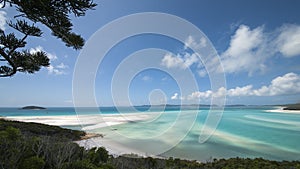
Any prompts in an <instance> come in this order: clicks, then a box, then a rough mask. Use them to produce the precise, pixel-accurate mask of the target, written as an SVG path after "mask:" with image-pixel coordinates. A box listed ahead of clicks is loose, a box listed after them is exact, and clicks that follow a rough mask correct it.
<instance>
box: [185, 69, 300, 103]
mask: <svg viewBox="0 0 300 169" xmlns="http://www.w3.org/2000/svg"><path fill="white" fill-rule="evenodd" d="M225 94H227V96H230V97H240V96H279V95H293V94H300V75H297V74H295V73H292V72H291V73H287V74H285V75H283V76H278V77H276V78H274V79H273V80H272V81H271V84H270V85H269V86H262V87H260V88H258V89H253V86H252V85H247V86H243V87H236V88H233V89H228V90H226V89H225V88H224V87H221V88H219V90H218V91H216V92H212V91H211V90H207V91H205V92H200V91H195V92H193V93H191V94H190V95H188V96H187V99H188V100H195V99H209V98H211V97H221V96H224V95H225Z"/></svg>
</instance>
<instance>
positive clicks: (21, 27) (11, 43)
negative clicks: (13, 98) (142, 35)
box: [0, 0, 96, 77]
mask: <svg viewBox="0 0 300 169" xmlns="http://www.w3.org/2000/svg"><path fill="white" fill-rule="evenodd" d="M0 6H2V8H5V7H11V8H15V9H16V11H17V12H18V15H16V16H14V18H13V20H12V21H7V24H8V26H10V27H11V28H13V29H14V30H15V32H7V31H6V30H2V29H0V77H10V76H13V75H14V74H16V73H17V72H24V73H35V72H37V71H39V70H40V69H41V67H47V66H49V64H50V63H49V58H48V57H47V53H46V52H44V51H38V52H30V51H29V50H28V49H24V48H25V47H26V44H27V41H28V38H29V37H41V36H42V34H43V32H42V30H41V28H40V27H39V26H38V25H43V26H46V27H48V28H49V29H50V30H51V33H52V35H53V36H55V37H57V38H58V39H61V40H62V41H63V42H64V43H65V45H66V46H67V47H73V48H74V49H76V50H78V49H81V48H82V47H83V45H84V39H83V38H82V37H81V36H80V35H78V34H76V33H74V32H72V27H73V24H72V22H71V16H70V14H73V15H74V16H75V17H80V16H84V15H85V13H86V12H87V11H88V10H91V9H94V7H95V6H96V4H95V3H93V1H92V0H68V1H65V0H23V1H20V0H0ZM5 31H6V32H5ZM3 62H4V63H6V64H3Z"/></svg>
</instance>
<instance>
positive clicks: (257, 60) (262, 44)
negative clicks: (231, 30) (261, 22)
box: [221, 24, 300, 75]
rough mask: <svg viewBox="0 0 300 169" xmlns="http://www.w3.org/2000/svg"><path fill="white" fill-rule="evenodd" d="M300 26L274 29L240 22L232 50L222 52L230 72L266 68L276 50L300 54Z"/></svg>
mask: <svg viewBox="0 0 300 169" xmlns="http://www.w3.org/2000/svg"><path fill="white" fill-rule="evenodd" d="M299 46H300V26H299V25H292V24H286V25H283V26H281V27H280V28H279V29H276V30H274V31H271V32H264V28H263V26H260V27H257V28H255V29H252V30H251V29H250V28H249V27H248V26H246V25H240V26H239V28H238V29H237V30H236V32H235V34H234V35H233V36H232V37H231V41H230V45H229V47H228V49H227V50H226V51H225V52H224V53H222V54H221V62H222V65H223V67H224V70H225V72H227V73H237V72H243V71H244V72H248V73H249V75H251V74H252V73H253V72H255V71H264V69H265V68H266V62H267V60H268V59H270V58H271V57H273V56H274V55H275V54H276V53H278V52H280V53H281V54H282V56H283V57H294V56H300V47H299Z"/></svg>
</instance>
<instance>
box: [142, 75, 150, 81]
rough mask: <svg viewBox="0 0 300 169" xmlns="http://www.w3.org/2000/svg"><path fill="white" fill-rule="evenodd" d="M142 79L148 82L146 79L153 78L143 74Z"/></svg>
mask: <svg viewBox="0 0 300 169" xmlns="http://www.w3.org/2000/svg"><path fill="white" fill-rule="evenodd" d="M142 80H143V81H145V82H146V81H151V80H152V78H151V77H150V76H143V77H142Z"/></svg>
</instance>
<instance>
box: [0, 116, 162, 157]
mask: <svg viewBox="0 0 300 169" xmlns="http://www.w3.org/2000/svg"><path fill="white" fill-rule="evenodd" d="M154 114H155V113H154ZM154 114H153V113H152V114H149V113H148V114H147V113H140V114H133V113H132V114H129V113H128V114H126V115H121V114H108V115H65V116H7V117H3V118H5V119H8V120H16V121H22V122H35V123H42V124H48V125H55V126H80V125H81V126H84V127H83V128H82V130H84V131H86V132H90V131H89V130H93V129H97V128H102V127H108V126H113V125H118V124H123V123H127V122H129V121H140V120H149V119H151V118H153V116H154ZM156 115H157V114H156ZM95 134H101V133H95ZM87 138H88V139H84V140H80V141H76V143H78V144H79V145H80V146H83V147H85V148H86V149H89V148H92V147H105V148H106V149H107V150H108V151H109V153H110V154H111V155H114V156H119V155H123V154H136V155H139V156H143V157H145V156H151V155H150V154H146V153H144V152H141V151H138V150H134V149H131V148H128V147H125V146H123V145H120V144H119V143H116V142H114V141H113V140H111V139H108V138H105V136H104V137H102V136H99V137H94V136H93V137H91V138H89V137H87Z"/></svg>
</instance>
